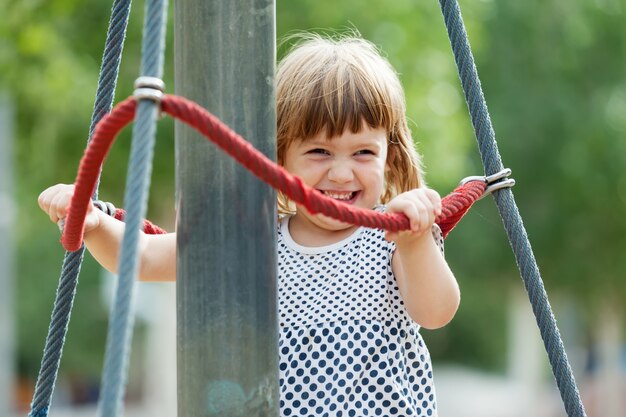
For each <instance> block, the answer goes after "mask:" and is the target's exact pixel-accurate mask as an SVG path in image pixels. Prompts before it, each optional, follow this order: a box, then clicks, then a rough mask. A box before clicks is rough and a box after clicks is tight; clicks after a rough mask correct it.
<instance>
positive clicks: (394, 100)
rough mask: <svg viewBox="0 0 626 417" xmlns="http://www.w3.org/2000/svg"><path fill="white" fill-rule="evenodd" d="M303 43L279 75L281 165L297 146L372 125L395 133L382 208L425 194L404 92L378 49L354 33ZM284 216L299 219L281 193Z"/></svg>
mask: <svg viewBox="0 0 626 417" xmlns="http://www.w3.org/2000/svg"><path fill="white" fill-rule="evenodd" d="M292 38H293V37H292ZM292 38H291V39H292ZM297 38H298V39H297V42H296V43H295V45H294V46H293V47H292V49H291V50H290V51H289V53H288V54H287V55H286V56H285V58H284V59H283V60H282V61H281V62H280V64H279V65H278V70H277V73H276V104H277V109H276V110H277V124H278V126H277V152H278V163H279V164H280V165H284V162H285V153H286V150H287V148H288V147H289V146H290V145H291V144H292V143H293V142H294V141H297V140H307V139H310V138H312V137H313V136H315V135H317V134H318V133H320V132H322V131H325V134H326V136H327V137H328V138H333V137H335V136H338V135H341V134H342V133H343V132H344V131H345V130H346V129H350V131H351V132H352V133H359V132H360V131H361V129H362V128H363V126H364V123H366V124H367V125H368V126H369V127H370V128H373V129H376V128H384V129H385V131H386V132H387V134H388V142H387V143H388V154H387V165H388V166H389V170H388V171H387V172H386V174H385V190H384V192H383V195H382V196H381V199H380V202H381V203H387V202H388V201H389V200H391V199H392V198H393V197H395V196H396V195H397V194H399V193H402V192H405V191H408V190H411V189H413V188H417V187H420V186H421V185H422V184H423V179H422V169H421V161H420V157H419V155H418V153H417V151H416V150H415V146H414V144H413V139H412V137H411V132H410V130H409V128H408V124H407V120H406V104H405V98H404V91H403V89H402V86H401V84H400V80H399V79H398V76H397V74H396V72H395V71H394V69H393V68H392V67H391V65H390V64H389V62H388V61H387V60H386V59H385V58H383V57H382V56H381V55H380V53H379V52H378V50H377V48H376V46H374V45H373V44H372V43H370V42H368V41H366V40H364V39H362V38H360V37H358V35H354V34H352V35H350V36H346V35H342V36H340V37H337V38H330V37H325V36H321V35H317V34H306V35H297ZM278 210H279V213H280V214H286V213H293V212H294V209H293V207H292V205H290V204H289V201H288V200H287V198H286V197H285V196H284V195H282V194H280V193H279V198H278Z"/></svg>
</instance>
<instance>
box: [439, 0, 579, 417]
mask: <svg viewBox="0 0 626 417" xmlns="http://www.w3.org/2000/svg"><path fill="white" fill-rule="evenodd" d="M439 3H440V5H441V11H442V13H443V16H444V21H445V24H446V29H447V31H448V36H449V38H450V44H451V45H452V50H453V53H454V59H455V61H456V65H457V67H458V71H459V77H460V79H461V84H462V85H463V90H464V92H465V100H466V101H467V105H468V107H469V111H470V115H471V119H472V124H473V125H474V131H475V134H476V139H477V141H478V148H479V150H480V155H481V158H482V160H483V164H484V166H485V173H486V175H490V174H493V173H496V172H498V171H501V170H502V169H503V168H504V167H503V165H502V161H501V157H500V153H499V151H498V146H497V144H496V140H495V133H494V131H493V127H492V124H491V120H490V118H489V112H488V110H487V104H486V102H485V97H484V95H483V92H482V88H481V85H480V80H479V78H478V71H477V70H476V65H475V63H474V57H473V56H472V51H471V48H470V44H469V40H468V37H467V32H466V31H465V27H464V24H463V19H462V17H461V10H460V8H459V5H458V2H457V1H456V0H440V1H439ZM494 198H495V201H496V204H497V206H498V210H499V212H500V216H501V217H502V221H503V223H504V228H505V229H506V233H507V236H508V238H509V242H510V244H511V247H512V249H513V252H514V253H515V259H516V262H517V266H518V268H519V270H520V274H521V277H522V280H523V281H524V286H525V288H526V291H527V292H528V297H529V300H530V303H531V305H532V309H533V313H534V315H535V319H536V321H537V325H538V326H539V330H540V332H541V337H542V339H543V343H544V346H545V349H546V352H547V353H548V358H549V360H550V366H551V367H552V372H553V374H554V377H555V379H556V383H557V386H558V388H559V391H560V393H561V399H562V400H563V404H564V406H565V411H566V412H567V415H568V416H570V417H583V416H585V415H586V414H585V409H584V407H583V403H582V401H581V399H580V394H579V392H578V388H577V386H576V382H575V380H574V374H573V372H572V369H571V367H570V364H569V361H568V359H567V354H566V353H565V349H564V347H563V342H562V340H561V335H560V333H559V329H558V327H557V325H556V319H555V318H554V314H553V313H552V308H551V307H550V302H549V301H548V295H547V293H546V290H545V288H544V285H543V281H542V279H541V275H540V274H539V268H538V266H537V262H536V260H535V256H534V254H533V251H532V248H531V246H530V242H529V240H528V236H527V234H526V230H525V228H524V224H523V222H522V218H521V216H520V214H519V211H518V209H517V205H516V204H515V200H514V197H513V192H512V191H511V190H510V189H504V190H502V191H500V192H496V193H494Z"/></svg>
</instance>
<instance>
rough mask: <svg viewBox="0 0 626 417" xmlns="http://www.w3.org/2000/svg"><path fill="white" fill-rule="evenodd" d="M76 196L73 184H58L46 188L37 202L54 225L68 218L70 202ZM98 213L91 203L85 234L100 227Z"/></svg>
mask: <svg viewBox="0 0 626 417" xmlns="http://www.w3.org/2000/svg"><path fill="white" fill-rule="evenodd" d="M73 195H74V185H73V184H69V185H68V184H56V185H53V186H52V187H49V188H46V189H45V190H44V191H43V192H42V193H41V194H39V198H38V199H37V202H38V203H39V207H41V209H42V210H43V211H44V212H45V213H47V214H48V216H49V217H50V220H51V221H52V222H53V223H56V224H59V222H60V221H61V220H64V219H65V217H67V213H68V211H69V206H70V202H71V201H72V196H73ZM98 211H99V210H97V209H96V208H95V206H94V205H93V203H92V202H90V203H89V207H88V208H87V215H86V217H85V228H84V233H87V232H89V231H91V230H93V229H95V228H97V227H98V226H99V225H100V218H99V217H98Z"/></svg>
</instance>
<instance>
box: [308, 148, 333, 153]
mask: <svg viewBox="0 0 626 417" xmlns="http://www.w3.org/2000/svg"><path fill="white" fill-rule="evenodd" d="M307 153H310V154H320V155H329V152H328V151H327V150H326V149H322V148H315V149H311V150H310V151H308V152H307Z"/></svg>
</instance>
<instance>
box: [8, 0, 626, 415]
mask: <svg viewBox="0 0 626 417" xmlns="http://www.w3.org/2000/svg"><path fill="white" fill-rule="evenodd" d="M460 5H461V8H462V11H463V15H464V19H465V24H466V27H467V31H468V34H469V37H470V42H471V43H472V47H473V51H474V54H475V58H476V63H477V66H478V71H479V74H480V77H481V81H482V86H483V89H484V91H485V96H486V100H487V104H488V106H489V110H490V114H491V119H492V122H493V125H494V129H495V132H496V137H497V139H498V143H499V147H500V151H501V153H502V157H503V160H504V164H505V166H507V167H510V168H511V169H512V170H513V177H514V178H515V179H516V181H517V185H516V186H515V189H514V194H515V197H516V200H517V203H518V206H519V209H520V212H521V214H522V216H523V218H524V220H525V225H526V228H527V231H528V234H529V236H530V239H531V242H532V244H533V248H534V251H535V255H536V258H537V260H538V263H539V266H540V269H541V272H542V276H543V279H544V281H545V285H546V288H547V291H548V294H549V295H550V300H551V303H552V305H553V308H554V311H555V316H556V318H557V321H558V324H559V327H560V330H561V334H562V337H563V340H564V343H565V347H566V350H567V352H568V355H569V359H570V362H571V365H572V368H573V370H574V374H575V376H576V380H577V382H578V385H579V388H580V390H581V396H582V399H583V401H584V403H585V405H586V409H587V413H588V415H589V416H590V417H592V416H594V417H595V416H601V417H618V416H624V415H626V400H625V398H626V380H625V375H626V349H625V345H624V330H625V326H624V324H625V320H624V319H625V318H626V316H625V314H626V313H625V311H624V307H623V306H624V296H625V293H626V30H624V27H625V26H626V25H625V24H626V0H584V1H583V0H570V1H567V2H565V1H558V0H541V1H539V0H526V1H514V0H466V1H461V2H460ZM276 6H277V11H276V22H277V34H278V38H279V39H280V38H281V37H283V36H284V35H286V34H289V33H291V32H293V31H301V30H314V31H322V32H333V31H345V30H358V31H360V32H361V34H362V35H363V37H365V38H366V39H369V40H371V41H372V42H374V43H375V44H377V45H378V46H379V47H380V48H381V50H382V51H383V52H384V54H385V55H386V56H387V57H388V59H389V61H390V62H391V63H392V65H393V66H394V67H395V68H396V69H397V70H398V72H399V73H400V77H401V80H402V82H403V84H404V87H405V90H406V96H407V103H408V117H409V119H410V121H411V129H412V132H413V136H414V138H415V139H416V142H417V144H418V147H419V150H420V152H421V153H422V154H423V155H424V162H425V165H426V170H427V180H428V183H429V185H430V186H431V187H433V188H435V189H437V190H438V191H439V192H440V193H441V194H447V193H448V192H449V191H450V190H452V189H453V188H454V187H455V186H456V184H457V183H458V181H459V180H460V179H461V178H463V177H465V176H468V175H480V174H482V167H481V164H480V159H479V156H478V151H477V147H476V141H475V139H474V134H473V130H472V128H471V124H470V121H469V117H468V114H467V108H466V106H465V101H464V98H463V93H462V91H461V88H460V83H459V80H458V76H457V73H456V67H455V65H454V61H453V58H452V53H451V50H450V46H449V42H448V39H447V35H446V33H445V27H444V24H443V19H442V18H441V12H440V10H439V4H438V2H435V1H425V0H394V1H385V2H382V1H374V0H278V1H277V5H276ZM110 7H111V6H110V3H109V2H106V1H89V2H85V1H78V0H49V1H40V0H25V1H19V2H15V1H8V0H0V10H1V11H2V16H3V17H2V18H1V19H0V232H1V233H0V262H1V263H0V415H3V416H4V415H9V416H13V415H25V414H26V413H27V412H28V410H29V403H30V401H31V399H32V391H33V389H34V385H35V379H36V376H37V373H38V370H39V365H40V361H41V356H42V350H43V346H44V341H45V336H46V332H47V327H48V324H49V319H50V313H51V308H52V302H53V300H54V295H55V290H56V285H57V283H58V276H59V272H60V266H61V263H62V258H63V250H62V248H61V246H60V244H59V232H58V230H57V228H56V226H55V225H53V224H51V223H50V222H49V220H48V219H47V217H46V216H45V215H44V214H43V213H41V212H40V210H39V208H38V206H37V201H36V200H37V196H38V194H39V193H40V192H41V191H42V190H43V189H44V188H45V187H47V186H49V185H52V184H54V183H57V182H65V183H70V182H72V181H73V178H74V176H75V172H76V168H77V165H78V161H79V158H80V156H81V154H82V152H83V149H84V146H85V143H86V135H87V132H88V129H89V120H90V114H91V110H92V107H93V101H94V95H95V87H96V83H97V77H98V71H99V65H100V60H101V56H102V48H103V45H104V38H105V31H106V27H107V23H108V18H109V15H110ZM171 9H172V7H170V20H172V16H171V15H172V14H173V13H172V11H171ZM142 14H143V3H141V2H137V3H136V4H134V5H133V12H132V16H131V22H130V27H129V29H128V36H127V40H126V46H125V51H124V54H125V55H124V60H123V62H122V67H121V75H120V81H119V83H118V88H117V96H118V99H122V98H125V97H126V96H128V95H130V94H131V92H132V83H133V80H134V79H135V78H136V77H137V75H138V71H139V59H140V42H141V41H140V32H141V27H142V20H143V16H142ZM168 32H169V33H168V39H169V40H168V57H169V58H168V60H167V65H166V77H165V81H166V83H167V86H168V91H174V86H173V81H172V80H173V58H172V57H173V51H172V44H173V42H172V39H173V36H175V34H174V33H173V29H172V25H171V24H170V26H169V28H168ZM283 49H284V48H281V49H279V50H278V52H279V55H281V54H282V53H284V50H283ZM216 59H219V57H217V58H216ZM124 136H125V137H126V139H127V136H128V133H127V132H126V133H124ZM157 143H158V144H157V149H156V159H155V168H154V171H153V179H152V189H151V197H150V208H149V213H150V214H149V217H150V218H151V219H152V220H153V221H154V222H156V223H158V224H160V225H162V226H164V227H165V228H168V229H169V230H173V223H174V215H175V214H174V209H173V207H174V203H173V195H174V162H173V155H174V145H173V123H172V122H171V121H169V120H165V119H164V120H162V121H161V122H160V124H159V138H158V142H157ZM128 150H129V140H124V139H121V140H119V141H118V142H117V144H116V146H115V147H114V148H113V151H112V152H111V154H110V156H109V158H108V160H107V165H106V167H105V171H104V174H103V179H102V184H101V187H100V196H101V197H102V198H103V199H105V200H109V201H113V202H115V203H116V204H118V205H121V201H122V195H123V188H124V183H125V175H124V173H125V171H126V170H125V166H126V164H127V156H128ZM446 255H447V259H448V261H449V263H450V264H451V266H452V267H453V270H454V271H455V273H456V276H457V278H458V280H459V283H460V286H461V291H462V304H461V308H460V310H459V312H458V313H457V316H456V317H455V319H454V320H453V321H452V323H450V324H449V325H448V326H446V327H445V328H443V329H440V330H436V331H424V332H423V333H424V337H425V339H426V341H427V344H428V346H429V348H430V351H431V354H432V356H433V359H434V362H435V363H434V368H435V371H434V372H435V382H436V387H437V392H438V396H439V411H440V415H441V416H442V417H467V416H470V417H471V416H481V417H490V416H493V417H508V416H510V417H517V416H537V417H556V416H564V415H565V412H564V411H563V406H562V404H561V402H560V398H559V396H558V392H557V391H556V387H555V383H554V378H553V376H552V374H551V371H550V368H549V366H548V362H547V358H546V354H545V352H544V350H543V345H542V342H541V340H540V337H539V333H538V330H537V327H536V325H535V324H534V318H533V315H532V313H531V311H530V307H529V303H528V301H527V299H526V294H525V292H524V289H523V285H522V281H521V280H520V278H519V274H518V272H517V269H516V265H515V261H514V258H513V256H512V254H511V250H510V247H509V245H508V242H507V240H506V238H505V235H504V232H503V228H502V224H501V220H500V218H499V216H498V214H497V211H496V210H495V205H494V203H493V200H492V199H490V198H489V199H485V200H482V201H481V202H479V203H478V204H477V205H476V206H475V207H474V208H473V209H472V211H471V212H470V214H468V215H467V217H466V218H465V219H464V220H463V221H462V223H461V224H460V225H459V226H458V227H457V229H455V230H454V231H453V232H452V233H451V235H450V237H449V238H448V239H447V241H446ZM113 282H114V278H112V277H109V276H107V275H106V274H104V273H103V272H102V271H100V269H99V268H98V267H97V265H96V264H95V262H94V261H93V260H92V259H90V258H89V256H87V257H86V261H85V264H84V266H83V271H82V273H81V278H80V284H79V289H78V294H77V297H76V301H75V305H74V313H73V316H72V320H71V323H70V329H69V334H68V337H67V340H66V345H65V349H64V354H63V359H62V362H61V371H60V375H59V380H58V383H57V386H56V389H55V396H54V399H53V403H52V408H53V411H54V413H53V415H56V416H83V415H94V410H95V402H96V401H97V396H98V386H99V381H100V372H101V368H102V360H103V355H104V345H105V335H106V325H107V315H108V313H107V311H108V308H109V299H110V289H111V286H112V285H113ZM139 296H140V306H139V318H138V324H137V330H136V332H135V338H134V347H133V357H132V358H131V370H130V382H129V388H128V399H127V404H128V409H129V412H128V415H136V416H147V415H173V413H174V412H175V411H171V410H175V401H176V392H175V391H176V385H175V378H176V374H175V354H176V346H175V299H174V284H170V283H165V284H155V283H142V284H141V285H140V286H139ZM155 407H156V408H155ZM154 410H158V411H156V412H155V411H154ZM167 410H170V411H167Z"/></svg>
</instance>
